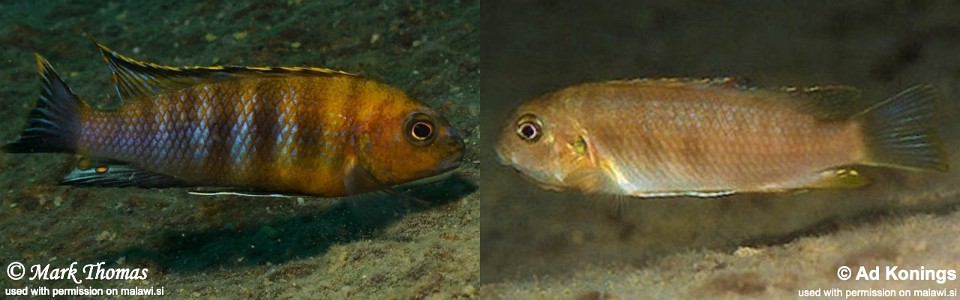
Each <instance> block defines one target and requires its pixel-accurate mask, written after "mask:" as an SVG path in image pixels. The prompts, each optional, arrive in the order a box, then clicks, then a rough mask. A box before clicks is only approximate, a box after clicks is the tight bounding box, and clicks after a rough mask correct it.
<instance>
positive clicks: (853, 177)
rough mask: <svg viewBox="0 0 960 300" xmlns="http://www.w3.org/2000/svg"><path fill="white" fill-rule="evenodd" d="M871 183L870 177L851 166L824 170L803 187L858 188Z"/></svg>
mask: <svg viewBox="0 0 960 300" xmlns="http://www.w3.org/2000/svg"><path fill="white" fill-rule="evenodd" d="M869 183H870V179H869V178H867V177H864V176H863V175H861V174H860V172H857V170H854V169H850V168H837V169H829V170H824V171H822V172H820V173H818V174H817V175H816V178H814V179H813V180H812V181H810V182H809V183H808V184H806V185H804V186H803V187H808V188H816V189H836V188H848V189H849V188H858V187H861V186H864V185H867V184H869Z"/></svg>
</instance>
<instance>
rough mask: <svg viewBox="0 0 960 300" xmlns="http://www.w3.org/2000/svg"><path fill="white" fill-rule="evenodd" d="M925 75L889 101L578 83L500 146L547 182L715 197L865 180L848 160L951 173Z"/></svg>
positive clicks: (697, 85) (839, 91) (518, 121)
mask: <svg viewBox="0 0 960 300" xmlns="http://www.w3.org/2000/svg"><path fill="white" fill-rule="evenodd" d="M939 97H940V96H939V94H938V92H937V90H936V89H935V88H934V87H932V86H929V85H919V86H915V87H913V88H910V89H908V90H906V91H904V92H902V93H900V94H898V95H896V96H894V97H891V98H889V99H887V100H885V101H882V102H879V103H877V102H872V103H871V102H868V101H863V100H862V99H861V97H860V92H859V90H857V89H855V88H851V87H845V86H826V87H812V88H779V89H761V88H752V87H747V86H746V85H745V84H743V82H740V81H737V80H733V79H707V80H689V79H652V80H634V81H611V82H602V83H588V84H583V85H577V86H573V87H569V88H565V89H562V90H560V91H557V92H554V93H550V94H547V95H544V96H541V97H539V98H536V99H533V100H531V101H528V102H526V103H524V104H523V105H521V106H520V107H519V108H517V109H516V111H515V112H514V114H513V115H512V116H511V117H510V118H509V123H507V125H506V126H504V127H503V129H502V131H501V136H500V139H499V142H498V145H497V146H496V152H497V154H498V156H499V159H500V162H501V163H502V164H504V165H507V166H510V167H512V168H514V169H516V170H517V171H519V172H520V173H521V174H523V175H524V176H525V177H526V178H528V179H530V180H532V181H533V182H535V183H536V184H538V185H540V186H541V187H544V188H547V189H552V190H578V191H582V192H584V193H600V194H612V195H627V196H634V197H662V196H682V195H686V196H697V197H711V196H721V195H729V194H733V193H743V192H779V191H786V190H795V189H812V188H849V187H859V186H862V185H864V184H867V183H868V182H869V180H867V179H866V178H864V177H863V176H862V175H861V174H859V173H858V172H857V171H856V170H854V169H852V168H850V166H851V165H869V166H884V167H892V168H900V169H908V170H935V171H946V170H947V168H948V165H947V161H946V155H945V153H944V151H943V149H942V146H941V143H940V140H939V138H938V136H937V132H936V130H935V128H934V125H935V122H934V116H935V111H936V110H937V105H938V99H939Z"/></svg>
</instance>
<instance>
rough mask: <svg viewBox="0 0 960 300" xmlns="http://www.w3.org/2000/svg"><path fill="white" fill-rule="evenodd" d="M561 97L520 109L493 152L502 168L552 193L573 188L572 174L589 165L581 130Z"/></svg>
mask: <svg viewBox="0 0 960 300" xmlns="http://www.w3.org/2000/svg"><path fill="white" fill-rule="evenodd" d="M575 115H576V114H571V113H569V112H568V110H567V109H566V104H565V103H564V99H563V96H562V95H556V94H554V95H547V96H543V97H540V98H537V99H534V100H531V101H529V102H527V103H524V104H523V105H521V106H520V107H518V108H517V109H516V110H515V111H514V112H513V113H511V115H510V117H508V119H507V122H506V124H505V125H504V126H503V127H502V128H501V130H500V137H499V140H498V141H497V145H496V146H495V147H494V150H495V151H496V152H497V157H498V160H499V162H500V164H502V165H505V166H508V167H511V168H513V169H515V170H516V171H517V172H518V173H520V174H521V175H522V176H523V177H525V178H526V179H527V180H529V181H532V182H533V183H535V184H537V185H539V186H540V187H542V188H545V189H549V190H557V191H562V190H566V189H569V188H572V187H573V185H572V183H571V182H568V181H569V180H568V179H570V178H571V175H572V174H576V173H578V172H579V170H582V169H583V168H584V166H585V163H587V162H588V161H587V160H586V159H585V158H586V157H587V155H586V153H585V150H586V146H585V145H584V144H583V143H584V140H583V138H582V130H580V129H579V127H580V126H579V123H578V122H577V120H576V118H575Z"/></svg>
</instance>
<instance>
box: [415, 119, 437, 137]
mask: <svg viewBox="0 0 960 300" xmlns="http://www.w3.org/2000/svg"><path fill="white" fill-rule="evenodd" d="M432 135H433V125H430V123H427V122H424V121H419V122H417V123H415V124H413V128H412V129H410V136H412V137H413V138H415V139H417V140H421V141H423V140H426V139H428V138H430V136H432Z"/></svg>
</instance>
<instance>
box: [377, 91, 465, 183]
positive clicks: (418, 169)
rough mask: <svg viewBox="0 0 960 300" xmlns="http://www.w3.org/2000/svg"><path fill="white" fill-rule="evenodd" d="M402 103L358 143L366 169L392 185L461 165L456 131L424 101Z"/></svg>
mask: <svg viewBox="0 0 960 300" xmlns="http://www.w3.org/2000/svg"><path fill="white" fill-rule="evenodd" d="M404 98H406V97H404ZM403 102H404V104H403V105H399V107H395V110H393V111H390V113H388V114H386V115H385V116H382V117H381V118H380V119H379V120H377V121H376V122H375V123H376V124H377V126H375V127H371V128H369V129H368V130H367V131H366V134H367V135H369V136H368V137H367V138H365V140H366V142H363V143H361V145H360V147H361V148H360V155H361V160H362V161H363V162H364V164H365V165H366V166H364V167H365V169H367V171H368V172H370V173H371V175H373V176H374V177H375V178H376V179H377V180H378V181H380V182H382V183H384V184H385V185H387V186H393V185H398V184H403V183H408V182H411V181H416V180H419V179H424V178H429V177H435V176H437V175H441V174H445V173H449V172H451V171H454V170H456V169H457V168H458V167H460V164H461V162H462V161H463V149H464V143H463V138H461V137H460V134H459V133H458V132H457V130H456V129H454V128H453V126H451V125H450V123H449V122H447V120H446V119H445V118H444V117H443V116H442V115H441V114H440V113H438V112H437V111H435V110H434V109H432V108H430V107H429V106H427V105H426V104H423V103H420V102H417V101H415V100H412V99H411V100H409V101H403Z"/></svg>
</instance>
